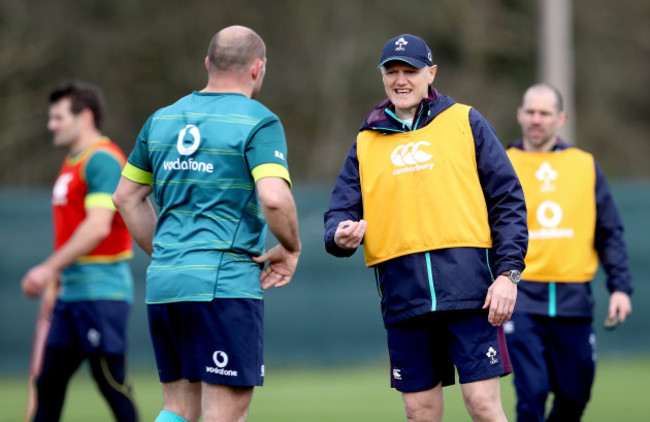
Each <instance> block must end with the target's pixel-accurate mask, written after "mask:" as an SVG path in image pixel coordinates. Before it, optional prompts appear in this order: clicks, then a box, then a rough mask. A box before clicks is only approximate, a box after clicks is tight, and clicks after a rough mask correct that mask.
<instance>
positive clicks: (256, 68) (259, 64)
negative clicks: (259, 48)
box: [251, 59, 264, 79]
mask: <svg viewBox="0 0 650 422" xmlns="http://www.w3.org/2000/svg"><path fill="white" fill-rule="evenodd" d="M263 67H264V61H263V60H260V59H256V60H255V62H253V66H252V67H251V75H252V76H253V79H257V78H259V77H260V73H261V72H262V68H263Z"/></svg>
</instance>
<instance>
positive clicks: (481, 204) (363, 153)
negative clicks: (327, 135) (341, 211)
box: [357, 104, 492, 266]
mask: <svg viewBox="0 0 650 422" xmlns="http://www.w3.org/2000/svg"><path fill="white" fill-rule="evenodd" d="M470 109H471V107H469V106H466V105H462V104H454V105H452V106H451V107H449V108H448V109H447V110H445V111H444V112H442V113H441V114H440V115H439V116H438V117H436V118H435V119H434V120H433V121H432V122H431V123H429V124H428V125H426V126H425V127H423V128H421V129H418V130H415V131H411V132H405V133H394V134H390V135H382V134H380V133H378V132H375V131H371V130H365V131H362V132H360V133H359V135H358V137H357V157H358V159H359V175H360V179H361V180H360V182H361V192H362V196H363V214H364V215H363V218H364V219H365V220H366V221H367V222H368V227H367V229H366V234H365V238H364V252H365V257H366V265H368V266H372V265H375V264H378V263H380V262H383V261H387V260H389V259H392V258H396V257H398V256H403V255H407V254H412V253H417V252H426V251H430V250H435V249H446V248H453V247H481V248H489V247H491V246H492V238H491V233H490V226H489V223H488V213H487V206H486V205H485V198H484V196H483V190H482V188H481V184H480V181H479V177H478V170H477V165H476V150H475V145H474V137H473V135H472V129H471V127H470V124H469V110H470Z"/></svg>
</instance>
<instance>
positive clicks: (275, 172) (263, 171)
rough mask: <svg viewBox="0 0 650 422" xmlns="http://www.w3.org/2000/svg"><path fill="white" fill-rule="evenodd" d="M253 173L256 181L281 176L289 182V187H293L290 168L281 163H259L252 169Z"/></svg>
mask: <svg viewBox="0 0 650 422" xmlns="http://www.w3.org/2000/svg"><path fill="white" fill-rule="evenodd" d="M251 174H252V176H253V179H254V180H255V182H257V181H258V180H260V179H262V178H264V177H279V178H281V179H284V180H286V181H287V183H289V187H291V178H290V177H289V170H288V169H287V168H286V167H284V166H283V165H280V164H274V163H270V164H262V165H259V166H257V167H255V168H254V169H253V170H252V171H251Z"/></svg>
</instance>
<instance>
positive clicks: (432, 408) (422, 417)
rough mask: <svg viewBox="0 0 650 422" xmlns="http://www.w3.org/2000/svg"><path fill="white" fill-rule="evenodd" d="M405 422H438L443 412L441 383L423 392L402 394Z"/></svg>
mask: <svg viewBox="0 0 650 422" xmlns="http://www.w3.org/2000/svg"><path fill="white" fill-rule="evenodd" d="M402 400H404V409H405V410H406V420H407V421H409V422H420V421H421V422H440V421H442V415H443V412H444V399H443V395H442V383H440V384H438V385H437V386H435V387H433V388H431V389H429V390H425V391H415V392H410V393H402Z"/></svg>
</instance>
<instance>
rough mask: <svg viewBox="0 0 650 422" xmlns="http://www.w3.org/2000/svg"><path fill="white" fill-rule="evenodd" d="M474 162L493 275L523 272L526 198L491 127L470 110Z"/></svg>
mask: <svg viewBox="0 0 650 422" xmlns="http://www.w3.org/2000/svg"><path fill="white" fill-rule="evenodd" d="M469 120H470V125H471V127H472V133H473V135H474V142H475V145H476V165H477V168H478V174H479V179H480V182H481V187H482V189H483V195H484V197H485V204H486V205H487V211H488V220H489V223H490V229H491V231H492V251H491V261H492V265H493V272H494V274H495V275H496V274H500V273H502V272H503V271H507V270H519V271H523V269H524V267H525V264H524V257H525V256H526V251H527V249H528V224H527V221H526V218H527V216H526V201H525V200H524V192H523V190H522V188H521V184H520V183H519V178H518V177H517V174H516V173H515V169H514V168H513V167H512V164H511V163H510V160H509V159H508V156H507V155H506V152H505V150H504V149H503V146H502V145H501V143H500V142H499V139H498V138H497V135H496V133H495V131H494V129H493V128H492V126H491V125H490V124H489V123H488V122H487V120H485V118H484V117H483V116H482V115H481V114H480V113H479V112H478V111H476V110H474V109H471V110H470V112H469Z"/></svg>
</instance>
